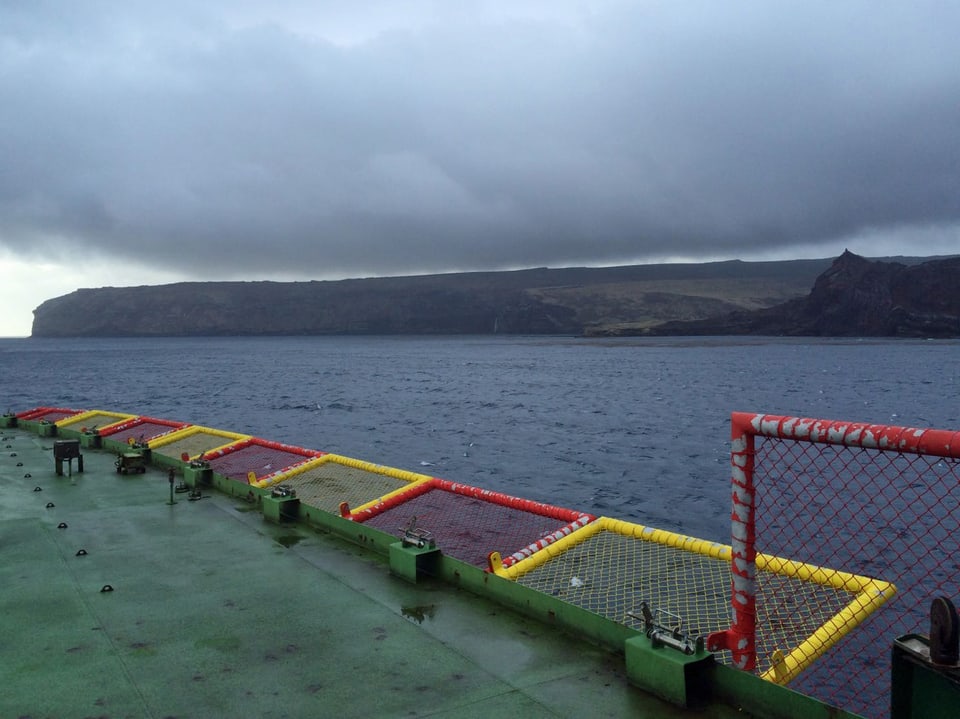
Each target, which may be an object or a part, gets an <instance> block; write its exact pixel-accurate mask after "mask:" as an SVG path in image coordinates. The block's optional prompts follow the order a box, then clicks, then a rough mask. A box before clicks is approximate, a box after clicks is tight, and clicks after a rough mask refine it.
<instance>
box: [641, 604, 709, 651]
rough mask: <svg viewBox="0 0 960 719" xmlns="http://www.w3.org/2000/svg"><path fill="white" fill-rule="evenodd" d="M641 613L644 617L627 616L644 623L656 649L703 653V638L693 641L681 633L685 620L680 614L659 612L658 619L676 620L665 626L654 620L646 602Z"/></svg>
mask: <svg viewBox="0 0 960 719" xmlns="http://www.w3.org/2000/svg"><path fill="white" fill-rule="evenodd" d="M640 612H641V614H642V616H639V617H638V616H637V615H636V614H634V613H633V612H627V616H628V617H631V618H632V619H636V620H638V621H642V622H643V627H644V631H645V632H646V635H647V638H648V639H649V640H650V641H651V642H652V643H653V646H654V647H670V648H671V649H676V650H677V651H680V652H683V653H684V654H697V653H698V652H702V651H703V637H697V638H695V639H693V638H691V637H688V636H687V635H685V634H684V633H683V632H682V631H681V629H682V627H683V618H682V617H681V616H680V615H679V614H673V613H672V612H667V611H664V610H658V611H657V617H658V618H660V617H668V618H670V619H671V620H674V621H672V622H670V624H668V625H665V624H663V623H658V622H657V621H655V620H654V618H653V613H652V612H651V611H650V606H649V605H648V604H647V603H646V602H645V601H643V602H640Z"/></svg>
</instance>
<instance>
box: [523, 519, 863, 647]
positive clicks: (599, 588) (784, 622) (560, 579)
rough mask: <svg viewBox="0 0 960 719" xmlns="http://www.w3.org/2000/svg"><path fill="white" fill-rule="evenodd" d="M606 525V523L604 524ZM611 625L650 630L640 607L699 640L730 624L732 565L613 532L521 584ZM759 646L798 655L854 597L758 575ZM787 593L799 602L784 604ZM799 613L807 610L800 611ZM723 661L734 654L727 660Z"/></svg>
mask: <svg viewBox="0 0 960 719" xmlns="http://www.w3.org/2000/svg"><path fill="white" fill-rule="evenodd" d="M601 521H603V520H601ZM517 581H518V582H519V583H520V584H523V585H525V586H527V587H530V588H531V589H536V590H537V591H540V592H543V593H545V594H551V595H553V596H556V597H559V598H561V599H563V600H564V601H567V602H570V603H571V604H574V605H576V606H578V607H581V608H582V609H586V610H588V611H591V612H594V613H595V614H599V615H601V616H603V617H605V618H607V619H610V620H612V621H615V622H619V623H622V624H625V625H626V626H629V627H632V628H635V629H642V628H643V620H642V618H641V615H640V609H639V607H640V603H641V602H642V601H645V602H646V603H647V605H648V606H649V607H650V608H651V610H652V611H653V613H654V620H655V621H657V622H658V623H660V624H662V625H663V626H668V627H671V628H674V627H678V626H679V628H680V631H682V632H683V633H684V634H687V635H688V636H691V637H700V636H704V635H706V634H708V633H710V632H714V631H720V630H722V629H724V628H726V627H727V626H729V624H730V560H729V559H728V558H717V557H713V556H710V555H708V554H703V553H700V552H697V551H690V550H687V549H683V548H680V547H677V546H673V545H671V544H663V543H660V542H656V541H649V540H645V539H639V538H637V537H634V536H628V535H625V534H621V533H618V532H615V531H611V530H608V529H601V530H600V531H598V532H596V533H594V534H592V535H591V536H588V537H587V538H586V539H584V541H582V542H579V543H577V544H575V545H573V546H572V547H570V548H569V549H567V550H566V551H564V552H563V553H561V554H557V555H555V556H553V557H552V558H551V559H549V560H547V561H546V562H544V563H543V564H541V565H540V566H538V567H536V568H535V569H533V570H531V571H529V572H527V573H526V574H523V575H522V576H521V577H520V578H519V579H518V580H517ZM757 584H758V614H759V615H760V617H761V621H760V625H761V626H760V627H758V633H757V644H758V646H760V647H762V648H763V649H764V650H768V651H769V652H772V650H773V649H774V648H792V647H795V646H797V645H798V644H799V643H800V642H802V641H803V640H805V639H806V638H807V637H809V636H810V635H811V634H812V633H813V632H815V631H816V630H817V629H818V628H819V627H821V626H822V625H823V624H824V623H826V622H827V621H829V620H830V619H831V618H832V617H833V616H834V615H835V614H836V613H837V612H838V611H840V609H842V608H843V607H844V606H846V605H847V604H848V603H849V601H850V599H851V594H850V593H849V592H846V591H843V590H837V589H834V588H832V587H830V586H823V585H821V584H818V583H815V582H811V581H806V580H802V579H800V578H798V577H796V576H785V575H782V574H778V573H775V572H773V571H768V570H759V571H758V572H757ZM781 593H786V595H787V596H789V597H791V600H789V601H787V602H786V603H784V602H780V601H778V597H779V596H780V594H781ZM797 607H799V609H797ZM718 656H719V658H720V659H721V660H728V659H729V653H727V652H722V653H720V654H719V655H718Z"/></svg>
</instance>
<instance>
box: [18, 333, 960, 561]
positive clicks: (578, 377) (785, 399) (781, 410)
mask: <svg viewBox="0 0 960 719" xmlns="http://www.w3.org/2000/svg"><path fill="white" fill-rule="evenodd" d="M0 363H2V364H0V367H2V376H0V410H6V409H7V408H9V409H12V410H14V411H21V410H24V409H29V408H32V407H34V406H39V405H53V406H65V407H74V408H79V409H104V410H116V411H129V412H131V413H136V414H147V415H151V416H155V417H162V418H166V419H175V420H182V421H187V422H192V423H196V424H203V425H207V426H211V427H216V428H220V429H228V430H232V431H237V432H244V433H249V434H253V435H256V436H259V437H263V438H266V439H272V440H276V441H280V442H286V443H289V444H295V445H299V446H303V447H308V448H311V449H321V450H325V451H330V452H338V453H341V454H345V455H348V456H352V457H357V458H360V459H365V460H369V461H373V462H378V463H382V464H388V465H391V466H395V467H400V468H403V469H411V470H414V471H419V472H424V473H427V474H432V475H435V476H439V477H443V478H446V479H450V480H454V481H459V482H465V483H468V484H474V485H478V486H481V487H485V488H488V489H494V490H498V491H502V492H507V493H510V494H514V495H518V496H521V497H526V498H529V499H536V500H540V501H548V502H552V503H555V504H559V505H561V506H565V507H569V508H573V509H579V510H583V511H588V512H592V513H595V514H606V515H609V516H613V517H617V518H621V519H628V520H632V521H636V522H640V523H643V524H649V525H652V526H657V527H662V528H664V529H670V530H673V531H678V532H682V533H685V534H691V535H694V536H698V537H703V538H706V539H714V540H719V541H724V542H726V541H728V534H729V519H728V518H729V504H730V502H729V493H730V490H729V471H728V465H729V440H728V438H729V415H730V412H731V411H733V410H742V411H748V412H767V413H772V414H785V415H800V416H808V417H818V418H825V419H844V420H851V421H862V422H872V423H883V424H897V425H907V426H918V427H937V428H943V429H960V402H958V400H957V397H958V394H960V392H958V391H960V342H957V341H926V342H924V341H893V340H890V341H886V340H859V341H858V340H784V339H739V338H736V339H730V338H712V339H711V338H696V339H676V340H664V339H657V340H647V339H643V340H628V339H623V340H583V339H575V338H544V337H466V338H463V337H457V338H446V337H415V338H410V337H349V338H343V337H308V338H300V337H295V338H294V337H291V338H215V339H203V338H201V339H100V340H92V339H77V340H35V339H15V340H0Z"/></svg>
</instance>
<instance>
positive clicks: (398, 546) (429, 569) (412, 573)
mask: <svg viewBox="0 0 960 719" xmlns="http://www.w3.org/2000/svg"><path fill="white" fill-rule="evenodd" d="M439 561H440V550H439V549H437V548H436V547H415V546H412V545H408V544H404V543H403V542H396V543H394V544H391V545H390V571H391V572H392V573H393V574H395V575H396V576H398V577H401V578H403V579H406V580H407V581H409V582H414V583H416V581H417V579H419V578H420V577H421V576H423V575H426V576H431V577H435V576H436V575H437V566H438V564H439Z"/></svg>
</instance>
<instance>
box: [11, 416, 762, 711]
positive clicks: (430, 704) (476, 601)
mask: <svg viewBox="0 0 960 719" xmlns="http://www.w3.org/2000/svg"><path fill="white" fill-rule="evenodd" d="M0 432H2V442H0V497H2V499H0V548H2V557H3V560H2V562H0V678H2V684H3V687H4V689H3V692H2V693H0V716H3V717H8V716H9V717H25V716H28V717H34V718H39V717H158V718H159V717H178V718H181V719H182V718H186V717H215V716H230V717H240V716H248V717H300V716H338V717H371V716H378V717H380V716H383V717H413V716H419V717H473V716H477V717H479V716H483V717H496V716H523V717H584V716H590V717H627V716H629V717H683V716H691V715H695V716H698V717H732V716H739V717H742V716H744V714H743V713H742V712H739V711H736V710H735V709H733V708H731V707H728V706H726V705H722V704H721V705H716V706H711V707H707V708H702V709H698V710H697V711H695V712H691V711H687V710H684V709H682V708H678V707H675V706H673V705H670V704H667V703H664V702H663V701H661V700H659V699H657V698H656V697H653V696H651V695H649V694H647V693H644V692H642V691H640V690H639V689H637V688H635V687H633V686H631V685H630V684H629V682H628V680H627V677H626V675H625V672H624V667H623V657H622V656H618V655H615V654H612V653H611V652H609V651H607V650H606V649H603V648H600V647H597V646H594V645H593V644H590V643H587V642H584V641H582V640H580V639H578V638H576V637H574V636H571V635H570V634H568V633H565V632H562V631H559V630H558V629H557V628H556V627H553V626H549V625H547V624H543V623H541V622H538V621H536V620H534V619H531V618H527V617H524V616H521V615H519V614H516V613H514V612H513V611H511V610H509V609H507V608H505V607H503V606H501V605H499V604H497V603H494V602H491V601H489V600H486V599H483V598H481V597H478V596H475V595H473V594H471V593H469V592H467V591H465V590H461V589H458V588H456V587H452V586H450V585H448V584H445V583H441V582H434V581H419V582H417V583H415V584H414V583H411V582H407V581H404V580H402V579H400V578H398V577H395V576H393V575H391V574H390V571H389V567H388V565H387V563H386V560H385V559H384V558H382V557H379V556H377V555H375V554H372V553H369V552H366V551H364V550H363V549H362V548H361V547H358V546H354V545H352V544H350V543H347V542H344V541H343V540H341V539H338V538H335V537H333V536H331V535H328V534H326V533H323V532H320V531H318V530H316V529H314V528H312V527H310V526H307V525H303V524H294V525H278V524H273V523H270V522H267V521H265V520H264V518H263V516H262V515H261V514H260V512H258V511H255V510H254V509H253V508H251V507H250V506H249V505H246V504H245V503H244V502H243V501H242V500H240V499H237V498H235V497H230V496H227V495H225V494H220V493H218V492H217V491H215V490H211V491H209V492H206V493H205V494H204V498H203V499H201V500H199V501H188V499H187V495H186V494H177V495H175V497H174V498H175V500H176V503H175V504H169V499H170V485H169V483H168V478H167V474H166V472H164V471H161V470H158V469H156V468H154V467H148V468H147V471H146V473H145V474H130V475H127V474H118V473H117V472H116V471H115V467H114V455H113V454H111V453H110V452H105V451H96V450H89V451H88V450H84V452H83V458H84V471H83V473H80V472H78V467H77V464H76V462H75V461H74V462H73V463H72V465H71V467H69V468H68V467H66V466H65V476H56V475H55V472H54V459H53V456H52V452H51V450H52V446H53V439H52V438H45V437H38V436H36V435H35V434H32V433H29V432H26V431H23V430H18V429H4V430H0ZM71 470H72V474H71V473H70V472H71ZM38 489H39V491H37V490H38ZM48 505H52V506H48ZM61 525H65V526H61ZM78 553H79V554H78ZM108 587H109V588H112V591H102V590H104V589H105V588H108Z"/></svg>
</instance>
